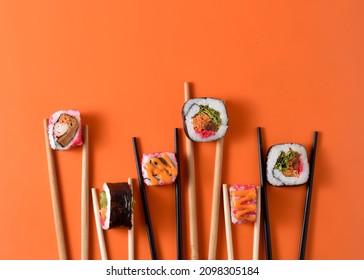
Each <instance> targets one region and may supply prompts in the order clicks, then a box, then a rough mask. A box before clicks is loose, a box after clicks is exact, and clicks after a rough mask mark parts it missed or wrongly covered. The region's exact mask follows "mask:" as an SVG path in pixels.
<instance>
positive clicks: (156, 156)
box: [142, 152, 178, 186]
mask: <svg viewBox="0 0 364 280" xmlns="http://www.w3.org/2000/svg"><path fill="white" fill-rule="evenodd" d="M177 170H178V169H177V159H176V155H175V154H174V153H170V152H164V153H151V154H143V157H142V175H143V180H144V183H145V184H146V185H148V186H157V185H166V184H172V183H173V182H174V181H175V180H176V177H177V174H178V171H177Z"/></svg>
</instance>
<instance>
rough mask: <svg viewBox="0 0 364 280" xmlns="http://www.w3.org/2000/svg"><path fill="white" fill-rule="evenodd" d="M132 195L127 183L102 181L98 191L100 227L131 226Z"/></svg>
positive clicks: (105, 228) (107, 228) (106, 228)
mask: <svg viewBox="0 0 364 280" xmlns="http://www.w3.org/2000/svg"><path fill="white" fill-rule="evenodd" d="M132 214H133V195H132V190H131V188H130V185H129V184H128V183H126V182H125V183H104V185H103V191H102V192H101V193H100V223H101V226H102V229H104V230H109V229H112V228H127V229H131V228H132V226H133V225H132Z"/></svg>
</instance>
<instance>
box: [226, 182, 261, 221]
mask: <svg viewBox="0 0 364 280" xmlns="http://www.w3.org/2000/svg"><path fill="white" fill-rule="evenodd" d="M229 192H230V207H231V222H232V223H234V224H242V223H247V222H253V223H254V222H255V221H256V220H257V190H256V186H255V185H251V184H249V185H231V186H230V188H229Z"/></svg>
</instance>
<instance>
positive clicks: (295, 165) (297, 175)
mask: <svg viewBox="0 0 364 280" xmlns="http://www.w3.org/2000/svg"><path fill="white" fill-rule="evenodd" d="M308 177H309V165H308V159H307V153H306V149H305V148H304V147H303V146H302V145H301V144H295V143H289V144H278V145H274V146H272V147H271V148H270V149H269V151H268V156H267V180H268V182H269V183H270V184H271V185H273V186H295V185H302V184H305V183H306V182H307V180H308Z"/></svg>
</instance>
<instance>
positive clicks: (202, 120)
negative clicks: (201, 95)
mask: <svg viewBox="0 0 364 280" xmlns="http://www.w3.org/2000/svg"><path fill="white" fill-rule="evenodd" d="M210 121H211V118H210V117H209V116H208V115H207V114H205V113H201V114H199V115H197V116H196V117H194V118H193V128H194V129H195V130H196V131H198V132H201V131H202V130H203V129H205V127H206V126H207V124H208V123H209V122H210Z"/></svg>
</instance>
